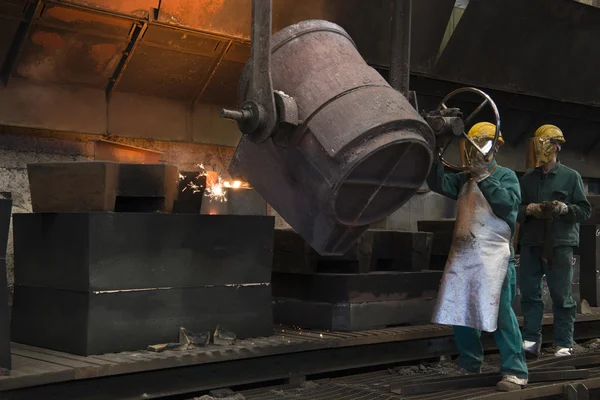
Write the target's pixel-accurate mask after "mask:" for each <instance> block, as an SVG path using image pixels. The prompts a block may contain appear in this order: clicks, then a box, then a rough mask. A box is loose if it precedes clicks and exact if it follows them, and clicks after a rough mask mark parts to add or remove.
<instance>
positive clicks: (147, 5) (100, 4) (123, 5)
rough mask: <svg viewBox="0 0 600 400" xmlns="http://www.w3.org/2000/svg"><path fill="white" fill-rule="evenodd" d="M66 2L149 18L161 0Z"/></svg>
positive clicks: (82, 0) (66, 1) (79, 0)
mask: <svg viewBox="0 0 600 400" xmlns="http://www.w3.org/2000/svg"><path fill="white" fill-rule="evenodd" d="M62 1H63V2H65V3H71V4H76V5H80V6H85V7H90V8H94V9H97V10H104V11H110V12H114V13H119V14H128V15H132V16H135V17H140V18H147V17H148V14H149V13H150V10H151V9H152V8H158V7H159V5H160V0H119V1H115V0H62Z"/></svg>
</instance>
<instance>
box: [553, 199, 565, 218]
mask: <svg viewBox="0 0 600 400" xmlns="http://www.w3.org/2000/svg"><path fill="white" fill-rule="evenodd" d="M568 212H569V207H568V206H567V205H566V204H565V203H563V202H562V201H558V200H554V201H553V202H552V215H553V216H555V217H556V216H559V215H565V214H566V213H568Z"/></svg>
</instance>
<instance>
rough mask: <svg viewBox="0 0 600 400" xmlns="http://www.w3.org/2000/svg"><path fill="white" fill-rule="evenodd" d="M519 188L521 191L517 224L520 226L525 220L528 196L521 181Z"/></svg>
mask: <svg viewBox="0 0 600 400" xmlns="http://www.w3.org/2000/svg"><path fill="white" fill-rule="evenodd" d="M519 188H520V191H521V205H519V214H518V215H517V222H518V223H519V224H522V223H523V222H524V221H525V219H526V218H527V206H528V205H529V196H527V190H524V187H523V180H522V179H521V180H520V181H519Z"/></svg>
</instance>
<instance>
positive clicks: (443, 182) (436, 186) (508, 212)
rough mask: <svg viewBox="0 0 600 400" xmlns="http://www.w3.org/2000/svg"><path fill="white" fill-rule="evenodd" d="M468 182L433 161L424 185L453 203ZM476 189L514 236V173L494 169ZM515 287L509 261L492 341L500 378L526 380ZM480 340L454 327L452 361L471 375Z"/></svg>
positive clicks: (516, 183)
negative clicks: (455, 352) (454, 357)
mask: <svg viewBox="0 0 600 400" xmlns="http://www.w3.org/2000/svg"><path fill="white" fill-rule="evenodd" d="M495 165H496V161H495V160H494V161H493V162H492V163H491V164H490V166H489V168H490V169H491V168H492V167H494V166H495ZM469 178H470V175H469V174H468V173H463V172H461V173H446V172H445V171H444V166H443V164H442V163H441V162H439V161H436V162H434V164H433V166H432V169H431V172H430V174H429V177H428V178H427V183H428V184H429V188H430V189H431V190H433V191H434V192H436V193H439V194H442V195H444V196H446V197H449V198H451V199H454V200H456V199H457V197H458V193H459V192H460V189H461V187H462V185H463V184H465V183H466V182H467V181H468V180H469ZM478 185H479V189H480V190H481V192H482V193H483V195H484V196H485V198H486V199H487V201H488V202H489V204H490V206H491V207H492V210H493V211H494V214H496V216H498V217H499V218H501V219H502V220H504V221H505V222H506V223H507V224H508V225H509V226H510V230H511V232H512V235H514V234H515V226H516V222H517V214H518V211H519V204H520V203H521V191H520V190H519V180H518V179H517V176H516V175H515V173H514V172H513V171H511V170H509V169H508V168H504V167H501V166H497V167H496V169H495V170H494V171H493V172H492V174H491V175H490V176H489V177H488V178H487V179H484V180H483V181H481V182H479V184H478ZM512 235H511V236H512ZM512 255H514V250H513V248H512V245H511V256H512ZM516 286H517V282H516V276H515V264H514V261H513V258H512V257H511V261H510V262H509V264H508V270H507V273H506V279H505V280H504V285H503V286H502V292H501V295H500V305H499V310H498V328H497V329H496V331H495V332H494V340H495V341H496V345H497V346H498V349H499V350H500V356H501V358H502V365H501V368H500V372H501V373H502V375H515V376H517V377H518V378H522V379H527V365H526V364H525V354H524V353H523V348H522V339H521V332H520V331H519V324H518V322H517V317H516V315H515V312H514V311H513V309H512V302H513V300H514V297H515V293H516ZM480 337H481V332H480V331H478V330H476V329H473V328H468V327H463V326H455V327H454V339H455V341H456V346H457V347H458V350H459V352H460V355H459V357H458V359H457V360H456V363H457V364H458V366H459V367H461V368H464V369H465V370H467V371H471V372H477V371H479V369H480V368H481V364H482V362H483V347H482V345H481V340H480Z"/></svg>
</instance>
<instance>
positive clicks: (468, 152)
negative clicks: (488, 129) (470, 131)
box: [460, 136, 494, 167]
mask: <svg viewBox="0 0 600 400" xmlns="http://www.w3.org/2000/svg"><path fill="white" fill-rule="evenodd" d="M471 140H472V141H473V142H474V143H475V144H476V145H477V146H479V148H480V149H481V150H482V151H483V155H486V154H487V153H488V152H489V151H490V150H491V148H492V143H493V142H494V141H493V140H492V139H490V138H488V137H485V136H480V137H477V136H475V137H472V138H471ZM477 154H479V150H477V149H476V148H475V147H474V146H473V145H472V144H471V143H470V142H468V141H467V140H466V139H462V140H461V141H460V158H461V161H462V165H463V167H469V166H470V165H471V164H472V163H473V160H474V159H475V157H477Z"/></svg>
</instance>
